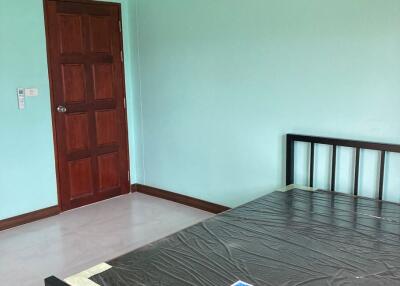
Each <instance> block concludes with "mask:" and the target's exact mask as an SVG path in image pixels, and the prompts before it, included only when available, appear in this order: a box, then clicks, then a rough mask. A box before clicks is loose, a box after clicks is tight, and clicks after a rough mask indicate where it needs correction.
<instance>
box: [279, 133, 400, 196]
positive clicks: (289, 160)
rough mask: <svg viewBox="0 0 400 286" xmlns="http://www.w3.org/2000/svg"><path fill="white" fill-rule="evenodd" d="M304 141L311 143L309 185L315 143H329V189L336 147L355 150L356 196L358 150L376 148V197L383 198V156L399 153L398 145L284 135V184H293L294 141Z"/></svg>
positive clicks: (356, 189)
mask: <svg viewBox="0 0 400 286" xmlns="http://www.w3.org/2000/svg"><path fill="white" fill-rule="evenodd" d="M295 142H306V143H311V152H310V166H309V180H310V181H309V186H310V187H313V186H314V155H315V152H314V150H315V144H324V145H330V146H332V147H333V151H332V158H331V188H330V190H331V191H335V183H336V151H337V147H338V146H339V147H351V148H355V150H356V161H355V170H354V187H353V194H354V195H355V196H358V185H359V173H360V150H361V149H368V150H376V151H380V152H381V156H380V172H379V192H378V199H379V200H382V198H383V182H384V179H385V158H386V152H394V153H400V145H396V144H384V143H375V142H366V141H356V140H346V139H337V138H326V137H315V136H305V135H296V134H287V135H286V184H287V185H291V184H294V143H295Z"/></svg>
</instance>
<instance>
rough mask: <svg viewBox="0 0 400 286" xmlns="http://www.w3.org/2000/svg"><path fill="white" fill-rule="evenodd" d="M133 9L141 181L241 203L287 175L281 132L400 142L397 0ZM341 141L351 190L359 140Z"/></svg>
mask: <svg viewBox="0 0 400 286" xmlns="http://www.w3.org/2000/svg"><path fill="white" fill-rule="evenodd" d="M138 11H139V18H138V25H139V53H140V71H141V73H140V82H141V89H140V90H141V103H142V109H143V114H142V120H143V130H142V131H143V137H142V139H143V146H144V149H143V154H142V156H143V159H144V171H143V178H142V179H143V181H142V182H144V183H145V184H149V185H153V186H156V187H161V188H165V189H167V190H171V191H175V192H179V193H182V194H186V195H189V196H194V197H198V198H201V199H205V200H208V201H213V202H216V203H221V204H225V205H229V206H236V205H238V204H240V203H242V202H245V201H247V200H250V199H252V198H256V197H257V196H259V195H262V194H264V193H267V192H269V191H271V190H273V189H274V188H276V187H278V186H281V185H282V184H283V177H284V174H283V172H282V170H283V167H284V163H283V158H284V148H283V147H284V137H283V136H284V134H285V133H288V132H296V133H305V134H311V135H326V136H337V137H344V138H356V139H364V140H376V141H385V142H394V143H396V142H397V143H399V142H400V124H399V122H400V113H399V106H400V80H399V79H400V1H398V0H385V1H382V0H327V1H321V0H296V1H294V0H248V1H243V0H201V1H199V0H185V1H182V0H139V5H138ZM300 149H301V146H300V147H299V150H300ZM318 152H321V154H323V153H324V152H325V154H329V150H325V151H324V150H323V148H322V149H321V150H320V151H318ZM340 153H341V154H340V158H341V159H340V160H339V161H340V162H339V163H340V164H341V167H340V174H339V178H340V181H341V183H340V184H339V187H340V189H341V190H343V191H347V190H348V188H349V186H350V185H351V181H352V180H351V179H348V178H349V173H350V172H351V171H350V169H348V168H346V167H345V166H344V165H345V162H346V161H349V162H350V163H351V159H352V152H351V151H347V150H344V149H343V150H340ZM367 153H368V152H364V153H363V160H364V161H368V164H367V165H368V166H370V167H371V169H370V170H369V171H368V170H364V169H363V170H362V172H365V173H363V182H362V186H365V187H366V186H367V185H368V184H373V181H372V182H371V180H370V179H369V176H368V175H366V174H372V175H375V174H374V173H375V170H374V168H375V169H376V165H375V163H376V162H375V161H377V156H376V154H367ZM299 154H300V157H301V153H299ZM342 156H343V158H342ZM349 158H350V159H349ZM298 162H299V163H298V164H299V165H301V164H302V162H301V161H300V160H298ZM399 162H400V158H398V157H395V156H390V158H389V163H388V164H389V165H391V166H392V167H396V166H398V167H399V168H398V169H397V171H396V170H395V168H390V170H391V171H389V172H392V174H393V175H394V176H393V177H394V178H392V179H391V180H389V182H387V183H386V186H387V188H391V190H394V191H395V190H398V188H399V187H400V181H399V179H397V178H398V177H399V176H398V175H397V176H396V172H397V174H398V172H399V171H400V164H399ZM318 164H319V165H320V166H322V167H321V168H320V170H321V171H319V172H322V175H324V173H325V174H326V168H325V171H324V169H323V165H324V164H321V163H318ZM363 168H369V167H363ZM325 177H326V176H325ZM296 178H297V181H299V182H301V181H302V180H304V175H302V174H301V172H298V173H297V174H296ZM326 181H327V180H326V178H324V177H323V176H322V177H321V179H318V184H320V185H324V184H326ZM367 192H370V190H367ZM396 196H397V197H398V195H395V197H396ZM397 197H396V198H397Z"/></svg>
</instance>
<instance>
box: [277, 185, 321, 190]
mask: <svg viewBox="0 0 400 286" xmlns="http://www.w3.org/2000/svg"><path fill="white" fill-rule="evenodd" d="M296 189H297V190H302V191H308V192H315V191H316V190H317V189H314V188H311V187H306V186H301V185H295V184H293V185H288V186H286V187H283V188H280V189H278V190H277V191H279V192H288V191H291V190H296Z"/></svg>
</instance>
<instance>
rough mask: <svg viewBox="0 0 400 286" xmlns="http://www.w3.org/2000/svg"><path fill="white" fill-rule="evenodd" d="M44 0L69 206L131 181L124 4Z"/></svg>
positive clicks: (61, 174)
mask: <svg viewBox="0 0 400 286" xmlns="http://www.w3.org/2000/svg"><path fill="white" fill-rule="evenodd" d="M45 6H46V7H45V10H46V31H47V48H48V59H49V74H50V81H51V90H52V109H53V110H52V111H53V112H52V114H53V125H54V132H55V145H56V146H55V150H56V155H57V156H56V157H57V172H58V187H59V199H60V204H61V206H62V209H63V210H68V209H71V208H75V207H79V206H82V205H86V204H90V203H93V202H97V201H100V200H104V199H107V198H110V197H114V196H117V195H121V194H124V193H128V192H129V189H130V183H129V160H128V157H129V156H128V138H127V123H126V122H127V121H126V110H125V109H126V103H125V91H124V90H125V86H124V70H123V53H122V33H121V30H122V28H121V25H120V23H121V22H120V5H119V4H114V3H102V2H94V1H83V0H82V1H76V0H71V1H65V0H63V1H60V0H57V1H56V0H47V1H46V2H45Z"/></svg>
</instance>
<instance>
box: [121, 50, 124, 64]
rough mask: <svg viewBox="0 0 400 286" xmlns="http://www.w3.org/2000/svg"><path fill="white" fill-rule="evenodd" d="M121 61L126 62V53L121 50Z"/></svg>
mask: <svg viewBox="0 0 400 286" xmlns="http://www.w3.org/2000/svg"><path fill="white" fill-rule="evenodd" d="M121 62H124V53H123V52H122V50H121Z"/></svg>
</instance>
